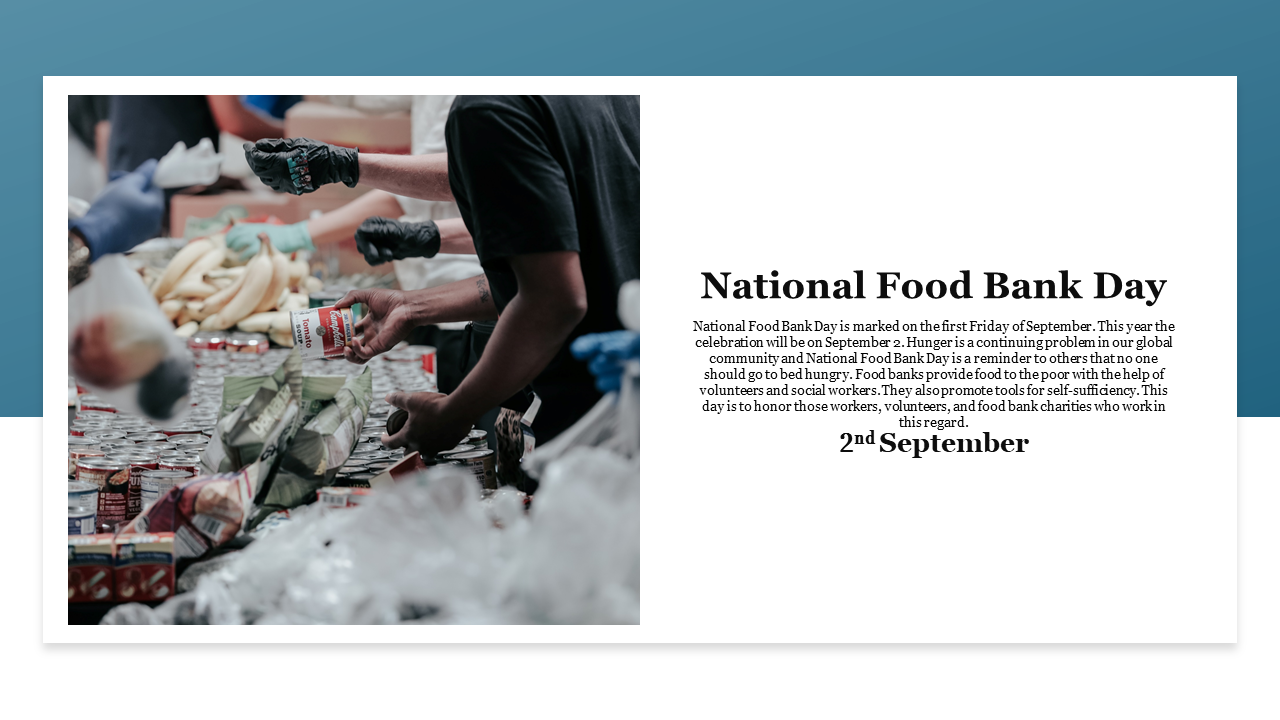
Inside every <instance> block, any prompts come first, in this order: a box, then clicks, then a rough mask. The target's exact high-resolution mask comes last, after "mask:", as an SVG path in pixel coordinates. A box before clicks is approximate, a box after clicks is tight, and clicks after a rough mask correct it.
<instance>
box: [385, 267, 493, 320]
mask: <svg viewBox="0 0 1280 720" xmlns="http://www.w3.org/2000/svg"><path fill="white" fill-rule="evenodd" d="M406 294H407V295H408V296H409V301H410V303H411V305H412V310H411V313H412V315H413V317H414V318H415V321H416V324H417V325H439V324H440V323H450V322H465V321H471V320H496V319H498V307H497V306H496V305H494V304H493V295H492V293H490V292H489V280H488V278H486V277H485V276H484V275H477V276H476V277H472V278H467V279H465V280H458V281H456V282H451V283H448V284H447V285H437V286H436V287H433V288H427V289H426V290H411V291H409V292H408V293H406Z"/></svg>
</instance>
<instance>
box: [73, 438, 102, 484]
mask: <svg viewBox="0 0 1280 720" xmlns="http://www.w3.org/2000/svg"><path fill="white" fill-rule="evenodd" d="M104 454H105V453H104V452H103V451H102V449H101V448H100V447H99V446H98V443H96V442H94V441H93V440H92V439H90V438H86V437H82V436H76V435H72V436H70V437H68V438H67V477H74V476H75V474H76V461H78V460H79V459H80V458H87V457H102V456H103V455H104Z"/></svg>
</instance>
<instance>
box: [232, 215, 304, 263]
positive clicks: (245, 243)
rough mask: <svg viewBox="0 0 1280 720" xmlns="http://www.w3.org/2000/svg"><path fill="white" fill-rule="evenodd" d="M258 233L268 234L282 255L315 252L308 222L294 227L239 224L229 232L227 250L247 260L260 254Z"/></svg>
mask: <svg viewBox="0 0 1280 720" xmlns="http://www.w3.org/2000/svg"><path fill="white" fill-rule="evenodd" d="M258 233H266V234H267V237H269V238H271V246H272V247H274V248H275V249H277V250H279V251H280V252H282V253H291V252H296V251H298V250H311V251H314V250H315V249H316V246H315V244H314V243H312V242H311V233H310V232H308V231H307V221H306V220H303V221H302V222H297V223H294V224H292V225H269V224H267V223H239V224H236V225H232V226H231V229H230V230H228V231H227V249H228V250H230V251H232V252H236V253H238V254H239V255H240V259H241V260H245V259H247V258H249V257H252V256H253V255H256V254H257V253H258V246H259V245H260V244H261V243H260V242H258Z"/></svg>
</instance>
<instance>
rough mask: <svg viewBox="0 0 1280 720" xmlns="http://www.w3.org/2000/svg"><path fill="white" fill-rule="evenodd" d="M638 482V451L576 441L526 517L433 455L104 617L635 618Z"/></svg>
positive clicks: (304, 511) (502, 495) (551, 470)
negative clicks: (422, 467) (414, 469)
mask: <svg viewBox="0 0 1280 720" xmlns="http://www.w3.org/2000/svg"><path fill="white" fill-rule="evenodd" d="M639 485H640V478H639V468H638V466H637V465H636V464H635V463H634V462H632V461H628V460H625V459H623V458H621V457H619V456H617V455H615V454H613V453H611V452H609V451H606V450H600V449H592V448H578V449H575V450H574V451H573V452H571V453H569V454H568V455H566V456H565V457H564V458H562V459H561V460H559V461H557V462H556V463H554V464H552V465H551V466H550V467H548V468H547V473H546V479H545V481H544V484H543V486H542V487H541V488H540V489H539V492H538V495H537V498H536V499H535V502H534V504H533V507H532V509H531V511H530V513H529V515H528V516H527V517H526V516H525V514H524V513H523V510H522V504H521V501H520V500H519V497H518V494H517V493H516V492H515V491H513V490H510V489H502V490H499V491H498V492H497V493H495V494H494V495H493V496H491V497H490V498H488V499H487V500H485V501H483V502H482V501H481V499H480V489H479V487H478V486H477V485H476V483H475V480H474V478H472V477H471V475H469V474H468V473H465V472H462V471H460V470H458V469H457V468H454V467H438V468H432V469H431V470H429V471H427V472H426V473H423V474H422V475H420V476H419V477H417V478H415V479H410V480H406V481H403V482H401V483H399V484H397V485H396V486H395V487H394V488H393V489H392V490H390V491H388V492H382V493H378V494H376V495H374V496H373V497H372V499H371V500H370V501H368V502H366V503H365V504H362V505H360V506H358V507H354V508H347V509H341V510H327V509H325V508H323V507H320V506H318V505H310V506H306V507H303V508H299V509H298V510H296V511H293V512H292V513H291V518H290V522H289V523H288V524H287V525H285V526H283V527H281V528H279V529H277V530H275V531H274V532H272V533H270V534H268V535H266V536H265V537H263V538H262V539H260V540H258V541H256V542H254V543H252V544H251V545H249V546H248V547H247V548H245V549H244V550H242V551H240V552H239V553H236V555H235V556H234V557H233V558H232V559H230V560H228V561H227V562H226V564H225V565H223V566H222V567H221V568H218V569H215V570H213V571H211V572H209V573H208V574H206V575H204V576H202V577H201V578H200V579H199V581H198V582H197V583H196V586H195V589H194V590H192V591H191V592H187V593H184V594H181V595H178V596H175V597H173V598H171V599H170V600H168V601H167V602H165V603H164V604H162V605H160V606H159V607H158V608H156V609H155V610H154V611H147V610H145V606H137V605H123V606H120V607H117V608H115V609H113V610H112V611H111V612H110V613H108V615H107V617H106V618H105V619H104V620H103V623H104V624H146V623H163V624H188V623H194V624H206V623H207V624H240V623H254V624H315V623H322V624H390V623H401V622H411V623H483V624H503V623H518V624H527V623H574V624H579V623H611V624H616V623H638V622H639V619H640V616H639V598H640V525H639V523H640V512H639V507H640V504H639V503H640V493H639ZM495 520H496V521H497V522H496V523H495ZM498 525H501V526H502V527H501V528H499V527H498ZM140 607H143V608H144V609H141V610H140V609H139V608H140Z"/></svg>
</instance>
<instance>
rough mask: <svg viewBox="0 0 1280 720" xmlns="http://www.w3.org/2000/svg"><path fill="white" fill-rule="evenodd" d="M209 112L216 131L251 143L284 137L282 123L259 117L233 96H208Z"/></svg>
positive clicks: (270, 118) (262, 116) (273, 119)
mask: <svg viewBox="0 0 1280 720" xmlns="http://www.w3.org/2000/svg"><path fill="white" fill-rule="evenodd" d="M206 97H208V98H209V110H210V111H212V112H213V120H214V122H216V123H218V129H219V130H224V131H226V132H229V133H231V134H232V135H236V136H238V137H242V138H244V139H245V140H248V141H250V142H253V141H255V140H261V139H263V138H278V137H283V136H284V123H283V122H281V121H280V120H276V119H275V118H272V117H266V116H264V115H259V114H258V113H255V112H254V111H252V110H250V109H249V108H247V107H245V106H244V103H242V102H240V98H238V97H236V96H235V95H208V96H206Z"/></svg>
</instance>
